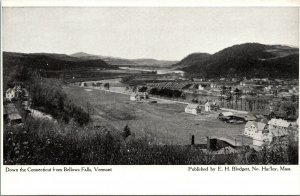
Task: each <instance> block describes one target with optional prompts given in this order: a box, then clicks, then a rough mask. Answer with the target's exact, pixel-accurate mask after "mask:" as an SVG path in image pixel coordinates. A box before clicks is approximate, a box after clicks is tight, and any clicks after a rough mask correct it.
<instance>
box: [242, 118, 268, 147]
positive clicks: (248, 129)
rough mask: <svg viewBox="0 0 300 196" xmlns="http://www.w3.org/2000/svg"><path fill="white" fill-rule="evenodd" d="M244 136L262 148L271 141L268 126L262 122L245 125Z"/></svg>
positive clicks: (250, 122)
mask: <svg viewBox="0 0 300 196" xmlns="http://www.w3.org/2000/svg"><path fill="white" fill-rule="evenodd" d="M244 135H246V136H248V137H251V138H252V139H253V145H255V146H262V145H263V144H264V143H267V142H269V141H270V139H271V138H270V135H269V130H268V125H267V124H265V123H262V122H255V121H248V122H247V123H246V125H245V131H244Z"/></svg>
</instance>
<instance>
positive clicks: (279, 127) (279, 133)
mask: <svg viewBox="0 0 300 196" xmlns="http://www.w3.org/2000/svg"><path fill="white" fill-rule="evenodd" d="M297 128H298V121H297V123H295V124H294V123H291V122H288V121H286V120H282V119H276V118H272V119H271V120H270V121H268V122H267V123H264V122H256V121H248V122H247V123H246V125H245V131H244V133H243V134H244V135H245V136H247V137H250V138H252V139H253V145H255V146H262V145H264V144H270V143H271V142H272V141H274V140H282V139H286V137H287V136H288V135H289V134H290V132H291V131H295V130H297Z"/></svg>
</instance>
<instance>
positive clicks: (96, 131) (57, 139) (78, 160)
mask: <svg viewBox="0 0 300 196" xmlns="http://www.w3.org/2000/svg"><path fill="white" fill-rule="evenodd" d="M129 129H130V128H129V127H128V126H126V127H125V128H124V130H123V131H122V132H121V131H120V132H118V133H112V132H110V131H109V130H106V129H105V128H93V127H88V126H85V127H80V126H78V125H77V124H76V123H75V122H74V121H72V120H71V121H70V122H69V123H68V124H60V123H53V122H51V121H42V120H35V119H32V118H30V117H29V118H27V119H26V121H25V124H24V127H5V131H4V139H3V141H4V142H3V143H4V164H12V165H13V164H17V165H18V164H22V165H24V164H25V165H26V164H28V165H35V164H42V165H47V164H50V165H56V164H57V165H81V164H84V165H89V164H91V165H93V164H95V165H98V164H100V165H107V164H108V165H131V164H134V165H136V164H139V165H144V164H147V165H155V164H159V165H167V164H171V165H188V164H202V165H205V164H297V163H298V144H297V143H296V142H293V143H290V144H289V145H288V146H287V147H284V146H283V145H282V143H274V144H273V145H271V146H270V147H265V148H264V149H263V150H262V151H260V152H255V151H253V150H251V149H250V148H244V149H242V150H241V151H240V152H239V153H232V154H226V155H215V154H214V153H205V151H202V150H201V149H198V148H197V147H192V146H177V145H157V144H155V142H154V141H153V140H152V139H151V138H147V137H143V138H135V137H134V136H132V135H131V133H130V130H129Z"/></svg>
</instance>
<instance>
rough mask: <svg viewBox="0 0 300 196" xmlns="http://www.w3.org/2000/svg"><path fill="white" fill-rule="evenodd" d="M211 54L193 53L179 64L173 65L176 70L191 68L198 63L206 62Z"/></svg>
mask: <svg viewBox="0 0 300 196" xmlns="http://www.w3.org/2000/svg"><path fill="white" fill-rule="evenodd" d="M209 56H211V54H208V53H192V54H189V55H188V56H186V57H185V58H183V59H182V60H181V61H179V62H178V63H177V64H175V65H173V67H174V68H178V69H179V68H181V69H182V68H185V67H189V66H190V65H192V64H194V63H197V62H202V61H204V60H206V59H207V58H208V57H209Z"/></svg>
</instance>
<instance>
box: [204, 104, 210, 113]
mask: <svg viewBox="0 0 300 196" xmlns="http://www.w3.org/2000/svg"><path fill="white" fill-rule="evenodd" d="M204 109H205V111H206V112H210V111H211V104H210V103H209V101H208V102H206V103H205V104H204Z"/></svg>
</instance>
